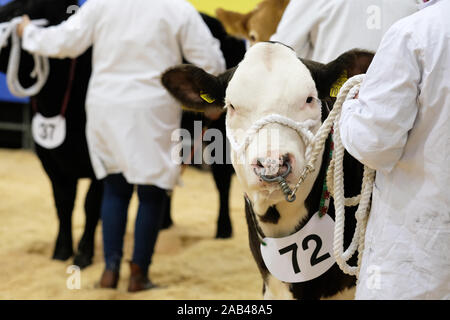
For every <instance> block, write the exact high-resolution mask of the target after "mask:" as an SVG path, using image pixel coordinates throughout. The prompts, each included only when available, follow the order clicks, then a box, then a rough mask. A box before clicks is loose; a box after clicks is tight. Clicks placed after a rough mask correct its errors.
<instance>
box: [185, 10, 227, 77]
mask: <svg viewBox="0 0 450 320" xmlns="http://www.w3.org/2000/svg"><path fill="white" fill-rule="evenodd" d="M183 13H184V21H183V23H182V25H181V30H180V32H179V34H178V42H179V43H180V45H181V49H182V52H183V56H184V58H185V59H186V60H187V61H189V62H190V63H193V64H195V65H197V66H199V67H201V68H203V69H205V71H207V72H209V73H211V74H214V75H217V74H219V73H222V72H223V71H225V59H224V57H223V54H222V51H221V50H220V42H219V40H217V39H216V38H214V37H213V35H212V34H211V32H210V31H209V29H208V27H207V25H206V24H205V22H203V19H202V18H201V16H200V14H199V13H198V12H197V11H196V10H195V9H194V7H192V6H191V5H190V4H188V3H186V6H185V7H184V12H183Z"/></svg>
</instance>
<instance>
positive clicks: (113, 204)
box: [100, 174, 133, 288]
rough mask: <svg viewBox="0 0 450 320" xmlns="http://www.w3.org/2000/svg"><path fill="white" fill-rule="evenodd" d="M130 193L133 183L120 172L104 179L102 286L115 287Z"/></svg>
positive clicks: (131, 192)
mask: <svg viewBox="0 0 450 320" xmlns="http://www.w3.org/2000/svg"><path fill="white" fill-rule="evenodd" d="M132 194H133V185H131V184H129V183H128V182H127V181H126V180H125V178H124V177H123V176H122V174H113V175H109V176H107V177H106V178H105V179H104V190H103V201H102V208H101V217H102V226H103V251H104V256H105V264H106V266H105V271H104V272H103V275H102V278H101V280H100V287H102V288H115V287H117V282H118V280H119V271H120V261H121V259H122V250H123V237H124V235H125V229H126V225H127V213H128V205H129V203H130V199H131V195H132Z"/></svg>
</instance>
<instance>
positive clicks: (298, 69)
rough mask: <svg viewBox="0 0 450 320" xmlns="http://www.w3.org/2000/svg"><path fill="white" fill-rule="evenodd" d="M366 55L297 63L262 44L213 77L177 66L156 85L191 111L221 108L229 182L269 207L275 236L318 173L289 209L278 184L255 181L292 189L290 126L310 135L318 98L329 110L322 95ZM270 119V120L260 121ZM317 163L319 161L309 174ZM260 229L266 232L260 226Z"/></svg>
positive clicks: (358, 69) (300, 157)
mask: <svg viewBox="0 0 450 320" xmlns="http://www.w3.org/2000/svg"><path fill="white" fill-rule="evenodd" d="M372 57H373V54H372V53H369V52H365V51H361V50H356V49H355V50H351V51H348V52H346V53H343V54H342V55H340V56H339V57H338V58H337V59H336V60H334V61H331V62H330V63H328V64H326V65H325V64H321V63H317V62H313V61H308V60H300V59H298V58H297V56H296V54H295V52H294V51H293V50H292V49H290V48H288V47H286V46H284V45H282V44H279V43H268V42H265V43H258V44H256V45H254V46H253V47H251V48H250V49H249V50H248V51H247V53H246V55H245V57H244V60H243V61H242V62H241V63H240V64H239V66H238V67H237V68H232V69H229V70H227V71H226V72H224V73H222V74H221V75H219V76H214V75H211V74H208V73H206V72H205V71H204V70H202V69H201V68H198V67H196V66H193V65H180V66H175V67H174V68H171V69H169V70H167V71H166V72H165V73H164V74H163V76H162V83H163V85H164V86H165V87H166V88H167V90H168V91H169V92H170V93H171V94H172V95H173V96H174V97H175V98H177V99H178V101H180V102H181V103H182V104H183V105H185V106H187V107H189V108H191V109H194V110H197V111H205V110H213V109H219V110H220V109H222V108H223V107H224V105H225V107H226V110H227V118H226V120H227V136H228V138H229V140H230V142H231V145H232V146H233V147H234V148H236V149H234V148H233V150H232V151H231V159H232V162H233V166H234V168H235V170H236V173H237V176H238V178H239V180H240V182H241V184H242V186H243V188H244V191H245V192H246V194H247V195H248V196H249V198H250V200H251V201H252V205H253V208H254V211H255V212H256V213H257V214H259V215H264V214H265V212H266V210H267V209H268V208H269V207H270V206H273V205H277V207H276V208H277V210H278V211H279V213H280V216H281V218H283V219H280V220H279V221H278V222H277V223H276V224H270V223H268V224H267V225H271V229H273V230H271V233H270V234H272V235H275V236H283V234H284V235H287V234H290V233H289V232H290V231H292V229H293V228H295V225H296V224H297V223H298V222H299V220H300V219H301V216H304V215H306V214H307V213H308V212H307V210H306V207H305V206H304V204H305V200H306V198H307V196H308V194H309V193H310V191H311V188H312V186H313V184H314V181H315V180H316V178H317V175H318V173H319V170H315V171H314V172H313V173H311V174H309V175H308V177H307V179H306V180H305V181H304V182H303V183H302V184H301V186H300V188H299V189H298V192H297V194H296V196H297V199H296V201H294V202H292V203H288V202H287V201H286V200H285V196H284V194H283V193H282V192H281V188H280V186H279V184H278V183H276V182H271V183H267V182H264V179H262V176H264V178H267V177H269V178H274V177H276V176H279V175H282V176H285V180H286V181H287V183H288V184H289V185H290V186H291V187H293V185H295V184H296V183H297V181H298V179H299V177H300V174H301V172H302V170H303V168H304V166H305V151H306V145H305V143H304V140H303V139H302V137H301V136H300V135H299V134H298V133H297V131H296V130H294V129H293V128H292V127H296V126H297V124H298V123H301V122H304V121H306V120H309V122H313V123H315V125H314V126H313V127H310V128H309V129H310V130H311V131H312V133H313V134H315V133H316V132H317V130H318V129H319V126H320V119H321V104H320V102H319V99H318V98H319V96H318V92H319V93H320V99H322V100H325V101H328V102H330V103H331V105H332V103H333V100H332V98H331V96H330V89H331V88H332V87H333V85H334V83H335V82H337V80H338V79H340V77H342V75H343V74H345V75H347V76H348V77H351V76H353V75H355V74H359V73H364V72H365V71H366V70H367V68H368V66H369V64H370V62H371V61H372ZM344 72H345V73H344ZM205 94H206V96H205ZM271 115H276V116H273V117H270V116H271ZM274 117H275V118H277V119H278V121H275V122H273V121H272V122H270V121H268V122H264V121H265V120H268V119H269V118H271V119H274ZM286 119H287V120H288V121H286ZM313 120H316V121H313ZM318 120H319V121H318ZM280 123H283V124H280ZM286 124H288V126H286ZM289 126H291V127H289ZM247 130H248V132H247ZM249 132H250V133H252V134H248V133H249ZM240 145H242V146H243V147H242V148H239V146H240ZM321 161H322V156H321V155H319V157H318V160H317V163H315V167H316V168H320V166H321ZM289 168H290V173H289V174H288V175H287V173H288V172H289ZM289 217H290V218H289ZM277 228H278V229H279V230H275V229H277ZM262 229H263V231H267V230H264V225H262ZM265 234H267V233H265Z"/></svg>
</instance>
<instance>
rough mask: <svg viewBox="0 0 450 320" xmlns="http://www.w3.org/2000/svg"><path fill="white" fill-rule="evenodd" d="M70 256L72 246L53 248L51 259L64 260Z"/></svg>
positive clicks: (71, 254)
mask: <svg viewBox="0 0 450 320" xmlns="http://www.w3.org/2000/svg"><path fill="white" fill-rule="evenodd" d="M71 256H73V249H72V248H58V247H56V248H55V251H54V252H53V257H52V259H53V260H60V261H66V260H67V259H69V258H70V257H71Z"/></svg>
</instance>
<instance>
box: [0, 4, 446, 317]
mask: <svg viewBox="0 0 450 320" xmlns="http://www.w3.org/2000/svg"><path fill="white" fill-rule="evenodd" d="M129 1H130V0H129ZM136 1H137V2H136V3H139V4H136V3H134V4H132V3H131V2H130V3H126V4H125V3H124V4H123V6H124V7H123V8H122V10H123V12H127V13H128V15H129V16H130V18H129V24H130V25H133V26H135V27H134V28H130V27H129V26H128V24H127V22H126V21H124V19H119V18H118V17H119V16H120V15H121V14H122V13H121V11H120V8H119V4H118V2H119V0H111V2H110V3H108V1H106V0H0V300H220V301H223V300H247V301H256V300H353V299H355V298H356V299H363V300H366V299H367V300H376V299H400V300H402V299H423V298H425V299H435V298H442V297H444V299H449V298H450V291H449V287H448V285H449V283H450V274H449V273H448V271H449V270H450V264H449V263H450V260H449V256H448V252H447V251H448V250H447V249H446V248H448V245H449V243H450V242H449V240H450V239H449V238H448V234H449V232H448V215H445V212H440V211H439V210H434V209H433V208H432V205H430V204H426V202H427V201H425V200H423V201H421V200H420V199H428V198H427V197H428V196H430V197H431V196H436V198H437V199H439V201H441V202H439V203H436V206H437V207H438V206H439V208H441V209H442V208H444V207H443V206H442V204H443V203H444V202H445V203H448V196H445V197H442V196H439V194H440V193H439V192H438V191H437V190H438V188H440V186H441V184H442V181H444V180H445V179H446V176H445V174H446V172H447V173H448V168H447V169H446V170H447V171H445V170H444V171H443V173H442V175H440V178H439V179H440V180H439V181H438V182H436V184H435V185H434V186H433V187H429V185H428V187H429V188H431V189H430V191H429V193H427V192H425V191H424V190H425V189H426V187H425V186H427V183H429V182H427V180H426V177H425V178H424V177H414V178H407V176H408V173H411V171H414V170H413V169H411V168H415V167H414V166H415V162H414V161H415V159H416V158H417V159H419V158H420V157H421V154H422V153H426V150H431V148H435V149H436V148H437V147H436V146H440V147H439V148H440V149H441V150H442V152H444V153H445V152H448V143H447V144H445V143H442V141H441V142H437V140H438V139H437V138H436V142H435V144H434V145H432V142H430V141H432V140H431V138H430V140H429V143H428V144H427V142H425V145H424V147H423V150H422V149H420V148H421V144H420V143H421V142H420V138H419V137H418V136H419V135H421V136H423V135H425V134H426V129H423V128H422V127H421V125H422V122H421V121H425V122H426V121H427V120H423V119H428V118H426V117H427V115H428V116H429V115H430V113H428V114H426V113H425V112H424V113H423V114H422V113H421V112H422V111H420V110H421V109H420V108H419V111H417V114H418V115H417V119H416V120H414V118H413V116H408V115H407V114H406V111H405V112H404V111H401V110H400V109H399V110H397V109H395V108H396V107H398V106H399V105H400V104H401V103H402V101H409V102H410V104H409V105H408V106H410V105H413V104H414V103H418V104H419V105H420V104H425V105H427V103H428V104H433V103H435V102H436V101H437V100H438V99H435V100H433V99H430V100H429V101H428V100H427V97H428V96H427V95H426V94H424V96H423V97H422V96H421V95H420V94H421V93H420V90H419V91H418V93H417V97H418V98H417V99H415V98H414V99H410V100H408V97H410V96H414V97H415V94H416V93H415V92H412V91H410V92H409V96H408V95H407V94H406V93H405V95H404V96H402V98H399V100H393V101H394V102H393V104H395V108H394V107H392V106H391V105H389V107H392V108H391V109H390V108H388V107H386V108H385V109H383V110H385V111H384V112H385V115H377V114H376V111H374V110H375V109H364V108H363V107H361V105H363V106H365V108H369V107H368V105H369V104H370V103H372V101H375V102H373V105H375V104H376V103H379V104H380V105H381V104H382V103H385V104H386V103H389V102H386V101H388V98H384V99H385V100H384V102H383V101H382V99H383V95H381V96H382V98H379V99H377V98H376V96H375V92H376V91H377V90H380V91H379V92H381V90H382V89H381V88H382V85H380V83H381V81H380V82H377V80H373V79H375V78H371V77H375V76H379V77H382V76H383V75H384V74H385V73H383V72H380V71H379V69H377V67H378V68H383V66H384V64H385V65H386V66H387V67H386V68H388V69H389V70H390V71H389V72H391V71H392V72H391V73H392V81H390V80H389V81H384V82H383V85H385V86H387V87H388V88H390V89H389V90H388V89H386V91H385V95H388V94H389V95H390V94H392V95H393V96H395V94H396V93H397V94H400V95H401V93H402V92H403V91H402V90H405V92H406V89H405V88H408V89H411V88H412V87H414V85H410V84H402V83H401V82H398V83H397V82H395V76H397V77H398V78H399V79H401V80H402V81H403V80H404V81H406V80H405V79H406V78H407V71H406V70H407V69H408V68H410V67H411V65H412V64H409V65H406V64H407V63H406V62H405V61H406V59H407V58H410V56H408V55H407V54H406V53H404V56H405V59H404V60H403V58H400V59H398V60H396V61H397V62H396V63H397V64H396V65H395V64H394V63H393V62H391V61H385V60H383V59H381V58H379V59H377V58H378V52H381V53H380V56H381V55H382V54H383V50H386V51H388V52H390V54H391V55H395V54H396V53H399V52H400V50H402V49H401V48H400V46H401V45H402V44H401V41H400V40H398V41H392V40H391V41H392V42H391V43H390V46H392V47H395V45H397V44H398V45H399V48H398V49H396V50H397V51H396V50H395V49H390V47H389V46H388V45H384V46H383V44H384V43H385V42H383V41H389V39H390V38H389V36H390V35H391V33H389V32H390V30H391V29H390V28H393V29H395V28H396V27H398V28H400V27H403V28H405V29H407V25H406V22H405V23H404V24H402V23H403V21H409V20H408V19H409V18H411V21H413V19H414V17H415V16H416V15H420V14H423V15H426V14H428V13H429V12H432V9H433V7H434V6H436V7H437V6H439V5H441V6H444V5H446V4H442V3H444V2H446V1H449V0H431V1H423V0H402V1H398V2H396V3H395V5H394V4H392V5H391V4H389V5H387V4H385V3H384V1H375V0H374V1H370V0H361V2H356V1H354V0H347V1H334V0H333V1H331V0H330V1H329V3H328V2H326V1H323V0H317V1H315V2H314V3H312V2H311V4H307V3H309V2H308V1H304V0H248V1H240V0H227V1H224V0H167V1H166V0H164V1H163V0H155V1H154V2H153V1H147V2H146V1H145V0H136ZM372 2H374V3H372ZM111 3H116V7H114V8H113V6H114V5H113V4H111ZM102 6H103V7H102ZM120 6H122V4H121V5H120ZM139 6H141V7H139ZM397 6H398V7H397ZM427 6H428V7H429V8H427ZM144 7H145V8H147V9H148V11H149V13H148V15H149V16H150V15H152V16H154V17H156V18H155V19H158V20H157V21H156V22H155V23H152V24H150V25H148V22H146V20H145V10H144ZM153 10H154V12H150V11H153ZM295 10H297V12H296V13H295ZM427 10H428V11H427ZM435 11H436V15H438V14H439V13H437V10H435ZM355 12H356V13H357V14H355ZM169 13H170V16H169ZM295 14H297V15H298V16H295ZM409 15H411V17H409ZM299 17H302V18H299ZM401 19H404V20H401ZM125 20H126V19H125ZM398 20H401V23H396V21H398ZM298 21H301V22H302V23H301V24H300V23H299V22H298ZM330 21H331V22H330ZM418 21H420V22H421V23H422V22H423V21H424V20H418ZM417 23H418V22H417ZM424 23H425V22H424ZM350 25H351V26H352V27H351V31H348V29H349V28H350ZM358 25H361V26H363V27H362V28H361V30H360V31H358V30H356V29H357V27H354V26H358ZM413 25H414V24H413ZM447 25H448V24H447ZM299 26H301V27H302V28H304V30H303V29H302V30H303V31H305V32H303V31H301V32H300V31H299V30H300V29H295V30H296V31H295V32H292V33H291V31H290V30H291V29H294V28H299ZM391 26H392V27H391ZM399 26H400V27H399ZM147 27H148V30H146V28H147ZM308 28H310V29H311V30H309V31H307V30H308ZM425 28H426V27H423V28H422V29H421V30H424V29H425ZM44 30H45V31H44ZM60 30H61V31H60ZM427 30H428V29H427ZM297 31H298V32H297ZM306 31H307V32H306ZM341 31H342V32H341ZM350 32H351V34H350ZM397 32H398V34H396V36H398V37H401V36H402V34H401V32H400V31H398V30H397ZM417 32H419V31H417ZM331 33H332V34H331ZM342 33H343V34H348V37H346V36H342ZM385 35H386V37H384V36H385ZM409 35H410V33H407V36H406V39H407V40H405V41H409V40H408V39H409ZM114 36H116V37H117V43H120V44H116V42H115V41H111V39H113V37H114ZM133 37H134V38H133ZM339 37H340V38H339ZM138 38H139V41H136V39H138ZM418 39H424V38H420V37H418ZM402 41H403V40H402ZM380 42H381V45H380ZM447 42H448V38H447ZM411 43H413V44H411ZM411 43H409V44H408V45H405V48H408V49H409V48H410V47H411V46H413V45H417V46H419V45H422V43H420V41H419V40H417V41H415V42H414V41H412V42H411ZM379 45H380V47H379V48H380V51H377V50H378V49H377V48H378V46H379ZM426 47H427V46H426V45H424V46H423V48H424V49H422V48H421V49H420V50H424V51H426ZM389 50H390V51H389ZM420 50H419V49H417V50H416V51H414V50H413V52H419V51H420ZM147 52H148V55H147ZM150 52H152V53H150ZM421 52H422V51H421ZM44 53H45V54H44ZM423 55H425V54H423ZM411 57H412V54H411ZM420 57H422V55H421V56H420ZM394 60H395V59H394ZM430 61H431V60H430ZM436 61H437V60H436ZM402 63H405V66H404V65H403V64H402ZM139 64H141V65H139ZM380 65H381V67H379V66H380ZM162 66H164V67H162ZM397 67H398V68H397ZM145 68H148V70H147V69H145ZM402 68H403V69H402ZM419 69H420V68H419ZM419 69H418V70H419ZM420 70H423V69H420ZM418 72H419V71H417V73H418ZM430 74H432V75H433V74H434V73H433V72H430ZM413 75H414V77H416V78H417V79H422V78H420V77H423V75H421V76H420V77H419V75H418V74H416V73H414V74H413ZM416 78H414V79H416ZM399 81H400V80H399ZM417 81H419V80H417ZM420 81H422V80H420ZM430 81H431V80H430ZM417 83H419V82H417ZM430 83H431V82H430ZM433 83H437V82H433ZM371 85H372V86H373V87H372V92H368V89H366V88H367V87H370V86H371ZM418 86H419V87H420V88H421V89H422V87H421V86H422V84H421V83H420V84H419V85H418ZM373 88H375V89H373ZM378 88H380V89H378ZM423 88H424V89H423V90H424V91H423V92H425V90H428V87H427V82H425V84H424V85H423ZM447 89H448V87H447ZM430 90H431V89H430ZM377 92H378V91H377ZM399 92H400V93H399ZM411 92H412V93H411ZM440 92H445V90H441V91H440ZM369 93H370V94H369ZM372 93H373V94H374V95H372ZM447 93H448V91H447ZM361 97H362V98H361ZM371 99H372V100H371ZM443 99H444V98H443ZM413 100H414V101H413ZM424 101H425V102H424ZM439 101H444V100H439ZM445 101H448V99H447V100H445ZM150 102H151V103H150ZM358 103H360V104H358ZM442 103H444V102H442ZM149 104H150V105H149ZM405 104H406V102H405ZM371 106H372V105H371ZM378 107H379V106H378ZM382 107H383V106H382ZM367 110H369V111H367ZM408 110H409V111H408V112H409V115H414V117H415V114H416V113H415V112H416V111H411V109H408ZM372 116H373V117H374V119H375V120H373V121H372V120H371V117H372ZM377 117H378V118H377ZM389 117H392V119H394V117H398V118H399V119H401V120H399V122H398V123H397V122H395V120H392V119H391V118H389ZM442 117H444V115H442V116H441V118H442ZM383 120H386V121H387V123H383ZM408 121H409V122H408ZM437 122H438V123H439V125H440V126H443V125H442V121H437ZM349 123H351V124H352V126H353V127H351V128H350V126H349V125H348V124H349ZM408 123H409V126H408ZM363 124H365V125H366V127H364V126H363ZM415 126H417V127H418V128H421V129H416V130H421V131H420V134H417V133H415V131H414V130H415V128H416V127H415ZM394 127H395V129H394ZM349 128H350V129H349ZM369 128H372V129H373V132H376V133H378V134H379V136H375V133H374V134H373V136H372V135H371V133H369ZM377 130H379V131H378V132H377ZM389 130H391V131H389ZM402 130H404V131H402ZM438 130H441V127H438V128H437V129H436V130H435V131H433V130H432V131H431V132H432V133H436V132H438ZM442 130H444V129H442ZM444 131H445V130H444ZM444 131H442V132H444ZM399 132H400V133H399ZM401 132H403V133H404V134H403V135H401ZM445 134H446V133H441V134H439V135H440V136H441V137H442V139H444V136H445V137H448V135H445ZM382 139H385V140H384V142H383V140H382ZM407 139H408V140H407ZM409 139H411V140H413V142H410V140H409ZM414 139H416V140H414ZM442 139H441V140H442ZM349 141H350V142H349ZM360 141H363V142H360ZM433 141H434V140H433ZM383 143H385V144H384V145H383ZM358 148H359V149H358ZM365 148H366V149H365ZM415 148H419V151H416V149H415ZM361 150H363V151H361ZM422 151H423V152H422ZM364 157H367V159H368V160H366V158H364ZM414 157H416V158H414ZM445 157H447V159H448V154H444V155H443V156H441V157H440V156H436V161H432V162H433V165H436V166H438V165H439V164H440V162H439V161H441V160H442V159H443V158H445ZM358 159H360V160H358ZM361 159H364V161H363V160H361ZM420 159H422V158H420ZM389 161H391V162H389ZM418 161H419V162H420V161H422V160H418ZM426 161H427V158H426V157H425V158H424V160H423V162H424V163H426ZM363 162H364V163H363ZM430 166H431V165H429V164H424V166H423V169H424V172H428V174H429V175H431V176H432V177H434V173H435V171H433V170H434V169H430V168H431V167H430ZM408 168H409V169H408ZM402 170H403V171H402ZM427 170H430V171H427ZM397 171H399V172H401V173H398V172H397ZM415 172H417V170H416V171H415ZM424 176H426V174H424ZM393 177H394V178H393ZM422 178H423V186H422V189H420V188H421V187H420V186H421V183H422V182H421V181H422V180H420V179H422ZM396 179H397V180H396ZM401 179H404V180H402V181H406V180H407V179H411V181H416V182H417V181H419V182H417V187H416V185H414V183H412V182H411V183H403V184H402V186H400V187H398V186H397V185H398V184H399V181H401ZM414 179H416V180H414ZM436 179H437V178H436ZM430 180H433V179H432V178H430ZM408 181H409V180H408ZM433 181H435V180H433ZM436 181H437V180H436ZM439 183H441V184H439ZM380 185H381V186H382V187H381V188H380ZM389 187H390V188H392V189H388V188H389ZM383 188H384V189H383ZM402 188H404V189H402ZM432 188H435V189H432ZM388 190H393V191H392V194H391V193H390V191H388ZM405 190H417V199H411V202H409V200H408V199H409V197H410V195H406V191H405ZM427 190H428V189H427ZM433 190H434V191H436V192H434V191H433ZM432 191H433V192H434V193H433V192H432ZM395 192H397V195H399V196H398V197H397V196H394V195H395V194H396V193H395ZM411 192H413V193H414V194H416V193H415V191H411ZM420 192H422V193H420ZM421 197H423V198H421ZM444 198H445V199H444ZM402 201H403V202H402ZM413 203H414V208H413V207H412V204H413ZM419 207H420V208H421V209H420V210H422V211H423V212H422V213H420V212H419V211H420V210H419ZM406 208H410V209H408V210H410V211H411V213H410V215H405V217H404V218H403V214H404V213H405V212H404V211H405V210H406ZM394 209H395V210H396V211H395V210H394ZM390 210H394V211H395V212H397V211H398V212H399V217H396V216H395V215H394V214H392V212H393V211H390ZM445 210H447V211H448V207H447V208H444V209H443V211H445ZM438 211H439V212H440V213H439V212H438ZM441 211H442V210H441ZM374 212H375V213H377V214H378V216H375V217H374V216H373V213H374ZM382 214H386V215H387V218H386V219H387V220H386V221H384V220H383V219H382V218H379V217H380V215H382ZM388 214H389V215H388ZM424 218H426V219H428V220H426V221H427V222H426V223H425V224H426V226H425V228H424V229H422V228H421V227H420V226H419V224H420V223H424V222H423V221H425V220H424ZM389 219H391V220H389ZM402 219H403V220H402ZM368 226H369V227H368ZM396 228H397V229H396ZM433 230H434V231H433ZM397 233H398V235H397ZM416 235H417V236H416ZM408 239H409V240H408ZM416 241H417V242H416ZM421 241H422V242H421ZM414 248H415V249H414ZM424 248H425V249H424ZM439 248H442V249H439ZM377 250H378V251H377ZM439 252H442V254H440V253H439ZM363 253H364V254H363ZM384 257H386V259H385V258H384ZM389 259H392V260H389ZM405 259H406V260H405ZM400 267H401V268H405V269H404V270H405V271H404V273H402V272H401V271H399V268H400ZM447 267H448V268H447ZM436 268H440V270H444V271H443V272H442V273H437V272H435V271H430V270H437V269H436ZM391 271H392V272H391ZM406 273H409V274H410V275H411V277H410V278H408V277H407V276H406V275H405V274H406ZM405 279H406V280H405ZM426 279H429V280H426ZM445 279H447V280H448V281H447V280H445ZM396 281H398V283H400V284H399V285H398V286H397V285H394V284H395V283H396ZM445 283H447V284H445ZM445 286H446V288H447V289H446V288H445ZM409 287H411V288H412V289H411V290H409V289H408V288H409ZM275 306H276V305H275ZM222 307H223V308H225V309H224V310H223V312H225V313H226V312H228V314H230V313H231V314H240V315H242V314H244V313H247V314H248V315H256V314H258V315H260V314H263V315H271V314H272V311H273V310H272V305H270V304H255V305H253V306H250V305H249V306H248V308H247V309H248V310H247V309H245V310H244V309H242V310H241V309H239V310H234V309H233V310H231V309H228V307H227V306H226V305H222ZM241 307H242V306H240V308H241ZM177 308H178V309H177V310H178V315H194V316H195V315H197V313H196V312H197V311H198V315H202V316H205V317H208V316H209V314H210V312H213V311H215V312H216V313H218V310H212V309H211V308H209V309H208V307H204V308H203V307H199V309H198V310H196V309H195V308H194V309H193V308H190V307H188V306H187V304H185V305H184V307H179V306H177ZM180 308H181V309H180ZM231 308H232V307H231ZM242 308H243V307H242ZM252 308H253V309H252ZM223 312H222V315H223V314H224V313H223Z"/></svg>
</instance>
